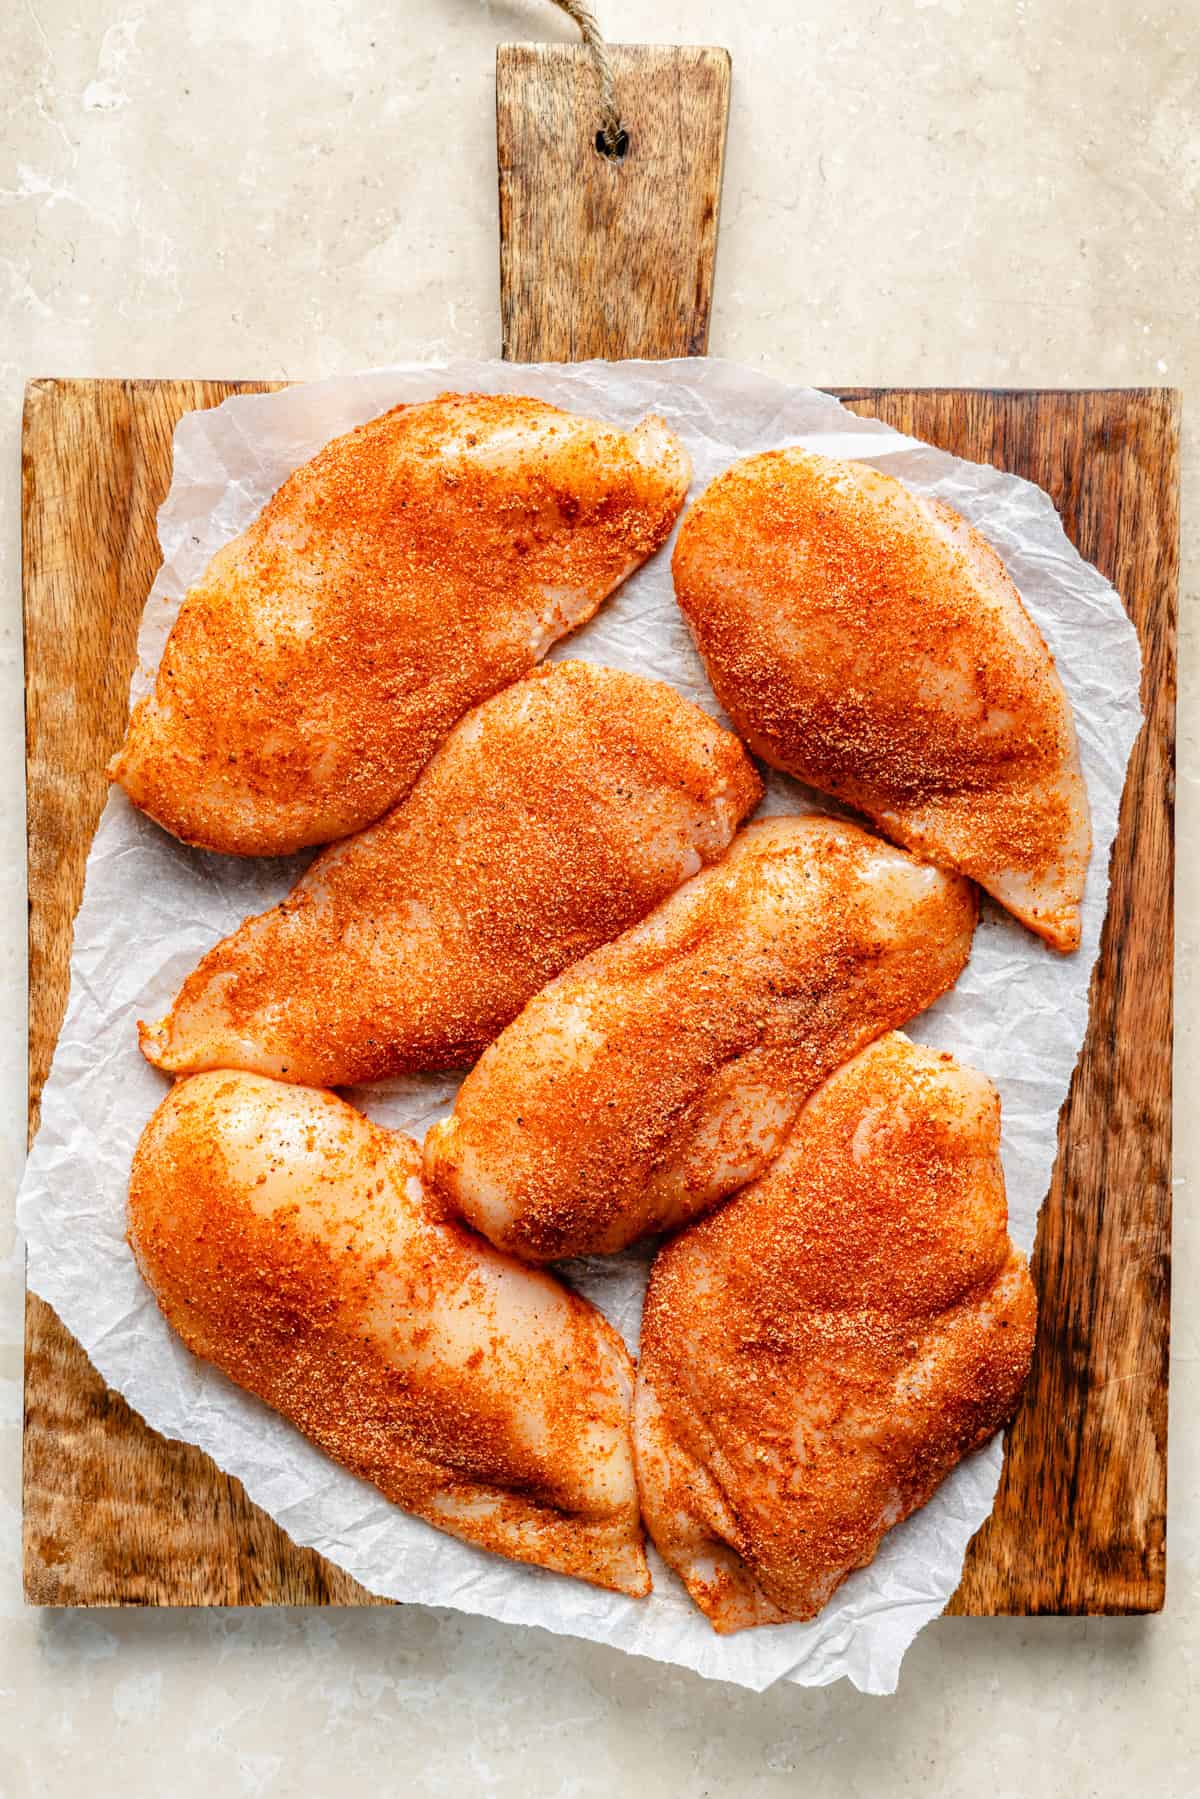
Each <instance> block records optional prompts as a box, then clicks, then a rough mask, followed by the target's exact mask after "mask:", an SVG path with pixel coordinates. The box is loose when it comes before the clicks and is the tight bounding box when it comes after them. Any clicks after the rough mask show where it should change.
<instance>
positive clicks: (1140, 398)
mask: <svg viewBox="0 0 1200 1799" xmlns="http://www.w3.org/2000/svg"><path fill="white" fill-rule="evenodd" d="M613 60H614V68H615V72H616V77H617V91H618V95H619V99H620V103H621V112H622V121H623V123H624V124H626V125H627V126H628V128H629V149H628V154H627V155H626V156H625V157H623V158H621V159H608V158H603V157H601V156H600V155H598V154H597V153H596V152H595V149H594V146H593V145H592V136H591V126H592V124H593V123H594V121H593V120H591V119H590V117H589V113H588V109H589V108H590V107H591V106H592V105H593V102H594V92H595V86H594V71H593V70H592V69H591V66H590V65H589V64H588V62H587V59H586V57H584V56H583V54H582V52H579V51H576V50H572V49H569V48H567V47H564V46H554V47H552V48H540V49H538V48H533V47H530V46H506V47H505V48H503V49H502V50H501V51H500V53H499V55H498V58H497V102H498V104H497V145H498V153H499V171H500V221H501V310H502V318H503V334H504V346H505V353H506V354H507V355H509V356H511V357H513V358H514V359H520V358H534V357H538V356H545V357H547V358H564V359H569V358H577V357H582V356H585V355H598V356H609V357H620V356H623V355H642V356H645V355H680V354H689V353H691V354H695V353H698V352H702V351H703V350H704V348H705V346H706V344H707V339H708V321H709V307H710V302H711V294H712V281H713V257H714V253H715V246H716V237H717V223H718V211H719V200H720V187H721V165H722V158H723V153H724V137H725V117H726V111H727V107H728V98H729V79H730V71H729V58H728V56H727V55H726V53H725V52H724V51H722V50H716V49H680V48H671V49H652V48H647V47H645V46H638V47H634V48H631V47H629V46H625V47H621V48H619V49H617V50H615V51H614V54H613ZM581 122H582V125H583V127H584V128H583V129H582V130H580V129H579V127H580V125H581ZM274 385H277V384H273V383H265V382H218V381H54V380H47V381H35V382H32V383H31V384H30V386H29V388H28V391H27V397H26V409H25V426H24V440H23V456H24V464H23V466H24V487H23V524H24V600H25V665H26V683H27V702H26V723H27V734H28V740H27V789H28V805H29V900H30V914H29V1092H30V1131H31V1133H32V1131H33V1129H34V1128H35V1126H36V1121H37V1109H38V1101H39V1098H40V1095H41V1090H42V1085H43V1083H44V1081H45V1078H46V1075H47V1072H48V1070H49V1067H50V1060H51V1056H52V1054H53V1050H54V1043H55V1039H56V1037H57V1033H58V1029H59V1025H60V1023H61V1020H62V1016H63V1010H64V1007H65V1005H66V999H67V988H68V967H69V960H70V948H71V934H72V924H73V920H74V917H75V913H76V910H77V908H78V905H79V900H80V896H81V893H82V888H83V874H84V865H85V862H86V858H87V851H88V846H89V844H90V842H91V838H92V833H93V831H94V829H95V826H96V822H97V819H98V818H99V815H100V810H101V807H102V805H103V802H104V795H105V782H104V778H103V774H102V772H101V771H102V770H103V768H104V765H105V763H106V761H107V760H108V757H109V755H110V754H111V753H112V751H113V750H114V749H115V748H116V747H117V744H118V743H119V741H120V739H121V735H122V732H123V729H124V724H125V713H126V700H127V693H128V687H129V678H130V673H131V671H132V667H133V662H134V643H135V638H136V633H137V625H138V620H139V618H140V615H141V610H142V606H143V603H144V601H145V598H146V594H147V592H148V590H149V587H150V584H151V581H152V580H153V577H154V573H155V570H156V568H157V565H158V561H159V555H158V545H157V541H156V538H155V513H156V510H157V507H158V504H159V502H160V501H161V499H162V497H163V495H164V494H165V492H166V489H167V486H168V483H169V480H170V473H171V434H172V431H173V430H174V427H175V423H176V421H177V420H178V419H179V417H180V416H181V414H182V413H184V412H185V411H187V410H188V409H189V408H193V407H205V406H213V405H216V404H217V403H218V402H219V401H221V400H222V399H224V398H225V397H226V396H227V395H229V394H232V393H246V392H263V391H269V390H270V388H271V387H272V386H274ZM842 397H843V398H844V399H845V400H846V401H847V403H848V404H849V405H851V406H852V407H854V408H855V410H857V411H860V412H864V413H874V414H876V415H878V416H879V417H880V418H883V419H886V420H887V421H888V422H889V423H891V424H893V425H896V426H897V427H899V429H901V430H903V431H908V432H911V433H913V434H914V435H915V436H918V437H922V438H926V439H928V440H929V441H930V442H931V443H935V444H940V445H942V446H943V447H944V448H946V449H948V450H953V451H955V452H956V453H958V454H959V455H962V456H967V457H971V458H973V459H975V460H979V461H985V462H993V463H995V464H996V465H997V466H999V467H1001V468H1005V469H1011V470H1013V471H1015V472H1016V473H1018V474H1021V475H1025V476H1027V477H1028V478H1029V479H1030V480H1032V481H1036V482H1038V483H1039V484H1040V485H1041V486H1042V487H1044V488H1046V489H1047V490H1048V492H1049V493H1050V494H1051V496H1052V497H1053V499H1054V501H1055V503H1056V505H1057V506H1058V508H1059V510H1060V512H1061V513H1062V515H1063V519H1064V522H1065V524H1066V528H1067V531H1068V533H1069V534H1070V536H1071V537H1072V539H1073V540H1074V542H1075V543H1076V544H1077V545H1078V547H1079V549H1080V550H1081V551H1082V553H1083V554H1084V555H1085V556H1086V557H1088V558H1089V560H1091V561H1092V562H1094V563H1096V564H1097V566H1098V567H1099V568H1101V569H1102V570H1103V571H1104V573H1105V574H1106V575H1108V576H1109V577H1110V578H1111V579H1112V580H1113V582H1114V583H1115V584H1116V586H1117V589H1118V591H1119V592H1120V593H1121V594H1122V595H1123V597H1124V599H1125V602H1126V604H1127V606H1128V607H1129V611H1130V614H1131V616H1132V618H1133V620H1134V622H1135V624H1136V626H1137V629H1138V632H1139V635H1140V637H1141V641H1142V647H1143V652H1144V657H1145V673H1144V688H1143V691H1144V701H1145V706H1146V713H1147V723H1146V727H1145V730H1144V731H1143V733H1142V736H1141V738H1140V739H1139V741H1138V745H1137V747H1136V749H1135V751H1134V755H1133V760H1132V763H1131V766H1130V773H1129V780H1128V785H1127V788H1126V793H1125V801H1124V806H1123V809H1122V815H1121V829H1120V834H1119V837H1118V840H1117V845H1116V848H1115V850H1114V855H1113V862H1112V894H1111V903H1110V908H1109V916H1108V921H1107V924H1106V926H1105V931H1104V938H1103V945H1102V949H1101V957H1100V962H1099V965H1098V968H1097V972H1096V976H1095V979H1094V982H1093V988H1092V1004H1091V1022H1090V1025H1089V1029H1088V1035H1087V1041H1086V1043H1085V1046H1084V1050H1083V1054H1082V1056H1081V1058H1080V1063H1079V1067H1078V1069H1077V1070H1076V1074H1075V1079H1074V1081H1073V1083H1072V1087H1071V1092H1070V1095H1069V1097H1068V1100H1067V1103H1066V1106H1065V1107H1064V1109H1063V1114H1062V1119H1061V1121H1060V1133H1059V1155H1058V1162H1057V1166H1056V1171H1055V1176H1054V1182H1053V1186H1052V1188H1051V1192H1050V1195H1049V1197H1048V1199H1047V1201H1046V1205H1045V1207H1044V1209H1043V1212H1042V1218H1041V1228H1040V1232H1039V1238H1038V1247H1037V1253H1036V1255H1035V1257H1034V1275H1035V1278H1036V1281H1037V1285H1038V1291H1039V1294H1040V1299H1041V1323H1040V1333H1039V1341H1038V1350H1037V1355H1036V1358H1035V1361H1034V1367H1033V1373H1032V1377H1031V1379H1030V1382H1029V1386H1028V1389H1027V1392H1026V1396H1025V1400H1024V1403H1023V1406H1022V1410H1021V1412H1020V1415H1019V1417H1018V1418H1017V1420H1016V1423H1015V1425H1014V1427H1013V1429H1012V1431H1011V1433H1010V1435H1009V1439H1008V1443H1007V1449H1006V1456H1005V1467H1004V1476H1003V1480H1002V1483H1001V1488H1000V1494H999V1498H998V1501H997V1505H996V1510H995V1512H994V1514H993V1516H992V1518H991V1519H990V1520H989V1522H988V1523H987V1524H986V1525H985V1526H984V1528H983V1529H982V1530H981V1531H980V1533H979V1534H978V1536H977V1537H976V1538H975V1541H974V1543H973V1545H972V1547H971V1550H970V1552H969V1554H968V1557H967V1562H966V1567H965V1571H964V1574H963V1581H962V1585H961V1587H960V1589H959V1591H958V1593H957V1595H956V1596H955V1599H954V1600H953V1602H952V1605H951V1609H952V1610H955V1611H960V1612H972V1613H979V1614H983V1613H995V1612H1027V1613H1033V1612H1139V1611H1152V1610H1156V1609H1157V1608H1158V1607H1159V1606H1161V1605H1162V1602H1163V1576H1164V1550H1165V1534H1166V1454H1167V1445H1166V1433H1167V1345H1168V1300H1169V1244H1170V1207H1171V1189H1170V1098H1171V1086H1170V1083H1171V908H1172V821H1173V812H1172V805H1173V786H1172V783H1173V770H1174V719H1175V629H1176V555H1177V540H1178V402H1177V397H1176V396H1175V395H1173V394H1171V393H1167V392H1163V391H1154V390H1131V391H1126V392H1096V393H1053V392H1028V393H1021V392H1004V393H996V392H962V391H955V390H943V389H935V390H922V391H910V390H892V389H889V390H882V389H869V390H867V389H858V390H854V391H851V392H847V393H843V395H842ZM131 953H136V949H135V948H134V947H131ZM26 1321H27V1324H26V1357H25V1437H24V1446H25V1461H24V1518H25V1561H24V1566H25V1592H26V1597H27V1598H28V1600H29V1601H30V1602H31V1603H34V1604H42V1605H131V1604H133V1605H257V1604H309V1605H324V1604H354V1605H365V1604H373V1603H378V1602H377V1601H374V1600H373V1599H372V1597H371V1595H369V1594H368V1593H366V1592H364V1591H363V1589H362V1588H361V1587H359V1586H357V1585H356V1583H355V1582H354V1581H352V1580H351V1579H350V1578H349V1577H348V1576H347V1575H345V1574H344V1573H342V1572H341V1571H340V1570H339V1569H337V1568H335V1567H333V1566H332V1565H331V1564H329V1563H328V1562H323V1561H322V1560H321V1559H320V1558H319V1557H318V1556H315V1555H313V1554H312V1553H311V1552H310V1551H307V1550H302V1549H298V1548H297V1547H296V1546H295V1544H293V1543H292V1542H291V1541H290V1540H289V1539H288V1538H287V1537H286V1536H285V1535H284V1533H283V1531H281V1530H280V1529H279V1527H278V1526H277V1525H276V1524H275V1523H273V1522H272V1520H271V1519H270V1518H268V1517H267V1516H266V1515H265V1514H264V1513H262V1512H260V1511H259V1510H258V1509H257V1508H256V1507H254V1506H253V1505H251V1504H250V1503H249V1501H248V1500H247V1498H246V1496H245V1493H244V1492H243V1491H242V1488H241V1487H240V1485H239V1484H238V1482H237V1481H234V1480H231V1479H229V1478H227V1477H226V1476H225V1475H223V1474H221V1473H220V1472H219V1470H218V1469H217V1468H216V1467H215V1466H214V1464H213V1463H212V1462H211V1461H209V1459H208V1458H207V1457H206V1456H204V1455H203V1454H201V1452H200V1451H199V1450H197V1449H195V1448H192V1447H190V1446H188V1445H186V1444H180V1443H174V1442H167V1441H165V1440H164V1439H163V1438H161V1437H159V1436H157V1435H156V1434H155V1433H154V1432H152V1431H150V1430H148V1429H147V1428H146V1426H145V1425H144V1424H143V1423H142V1422H141V1420H140V1419H139V1418H138V1417H137V1416H136V1415H135V1414H134V1413H133V1412H131V1411H130V1409H129V1408H128V1406H126V1404H125V1403H124V1401H123V1400H121V1399H120V1398H119V1397H118V1396H117V1395H116V1394H114V1393H111V1392H109V1391H108V1390H107V1389H106V1388H105V1386H104V1383H103V1382H102V1381H101V1380H100V1379H99V1377H98V1375H97V1374H96V1372H95V1370H94V1369H93V1368H92V1367H91V1365H90V1363H89V1362H88V1360H87V1358H86V1357H85V1356H84V1354H83V1352H82V1350H81V1349H80V1348H79V1346H78V1344H77V1343H76V1342H75V1341H74V1339H73V1338H72V1337H71V1336H70V1335H69V1333H68V1332H67V1331H66V1330H65V1329H64V1327H63V1326H62V1324H61V1323H60V1322H59V1320H58V1319H57V1318H56V1316H55V1315H54V1313H53V1312H52V1311H51V1310H50V1308H49V1307H48V1306H46V1305H45V1304H43V1303H42V1302H41V1301H40V1300H38V1299H36V1298H35V1297H33V1296H32V1295H31V1296H30V1297H29V1300H28V1305H27V1314H26Z"/></svg>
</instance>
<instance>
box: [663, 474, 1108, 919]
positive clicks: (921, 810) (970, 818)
mask: <svg viewBox="0 0 1200 1799" xmlns="http://www.w3.org/2000/svg"><path fill="white" fill-rule="evenodd" d="M672 570H673V573H674V577H675V591H676V595H677V597H678V600H679V604H680V606H681V608H682V610H683V612H684V615H685V616H686V618H687V620H688V623H689V625H690V626H691V629H692V633H693V635H694V637H695V639H696V644H697V646H698V648H699V650H700V654H701V655H702V656H703V658H704V663H705V666H706V668H707V670H708V674H709V679H710V680H711V682H712V684H713V687H714V689H715V691H716V693H717V695H718V697H719V699H720V700H721V703H722V705H723V706H724V707H725V709H726V710H727V712H728V713H729V715H730V717H731V718H732V719H733V721H734V724H735V726H736V728H737V729H738V731H739V732H740V733H741V735H742V736H743V737H744V738H745V739H746V742H747V743H748V744H749V745H750V748H751V749H752V750H754V751H755V753H756V754H758V755H761V756H762V757H764V759H765V760H766V761H768V762H770V763H771V764H772V765H773V766H774V767H776V768H781V769H784V770H785V771H786V772H787V773H789V774H793V775H795V776H797V777H798V778H799V779H800V780H802V781H806V782H808V783H809V784H810V785H811V786H813V787H817V788H819V789H820V790H821V791H822V792H824V793H830V794H834V795H836V796H837V797H838V798H839V799H841V800H843V801H845V802H846V803H847V804H849V805H852V806H855V807H857V808H858V809H859V810H860V811H862V812H865V813H866V814H867V815H868V816H869V817H870V818H871V819H872V820H873V821H874V822H875V824H877V825H878V826H879V828H880V829H881V830H882V831H884V832H885V833H886V834H887V835H888V836H889V837H891V838H893V839H894V840H895V841H897V842H899V843H903V844H905V845H906V846H907V847H908V848H909V849H911V850H913V851H914V852H915V853H916V854H918V855H921V856H925V857H926V858H927V859H928V860H930V861H934V862H940V863H941V864H943V865H944V866H946V867H949V868H955V869H958V870H960V871H961V872H962V873H964V874H967V875H970V876H971V878H972V879H973V880H976V881H978V882H979V884H980V886H981V887H983V888H985V889H986V890H987V891H988V892H989V893H991V894H992V895H993V896H994V897H995V898H996V899H998V900H999V901H1000V903H1001V904H1002V905H1004V906H1006V907H1008V908H1009V910H1010V911H1012V912H1013V913H1015V915H1016V916H1017V917H1018V918H1020V919H1022V920H1023V922H1024V923H1025V924H1027V925H1028V926H1029V927H1030V929H1032V930H1034V931H1036V932H1037V933H1038V935H1039V936H1041V937H1043V938H1045V940H1046V941H1047V942H1048V943H1050V944H1052V945H1053V946H1054V947H1055V948H1056V949H1060V950H1071V949H1074V948H1075V947H1076V946H1077V944H1078V942H1079V931H1080V920H1079V902H1080V899H1081V897H1082V893H1083V884H1084V877H1085V874H1086V871H1087V863H1088V857H1089V853H1090V849H1091V831H1090V824H1089V820H1088V806H1087V794H1086V791H1085V788H1084V784H1083V776H1082V773H1081V771H1080V765H1079V751H1078V745H1077V743H1076V738H1075V727H1074V722H1073V719H1072V716H1071V708H1070V704H1069V702H1068V700H1067V697H1066V694H1065V693H1064V692H1063V688H1062V683H1061V682H1060V680H1059V678H1058V674H1057V672H1056V670H1055V667H1054V659H1053V657H1052V656H1051V654H1050V652H1049V650H1048V649H1047V647H1046V644H1045V642H1044V641H1043V639H1042V637H1041V635H1040V634H1039V632H1038V630H1037V628H1036V626H1035V625H1034V624H1033V622H1032V621H1031V619H1030V618H1029V616H1028V614H1027V613H1026V611H1025V609H1024V607H1023V605H1022V604H1021V599H1020V595H1019V594H1018V592H1017V590H1016V588H1015V587H1014V585H1013V583H1012V581H1011V579H1010V578H1009V575H1008V573H1007V571H1006V570H1005V568H1004V565H1003V563H1002V562H1001V561H1000V558H999V557H998V556H997V555H996V553H995V551H994V550H993V549H992V548H991V547H990V545H988V544H987V543H986V542H985V541H984V539H983V538H982V537H981V536H980V535H979V533H978V532H977V531H975V530H973V529H972V528H971V527H970V526H969V525H968V524H967V523H966V521H965V520H964V519H962V518H961V517H959V515H958V514H957V513H955V512H954V511H953V510H952V509H951V508H950V507H949V506H946V505H945V504H944V503H942V502H941V501H938V500H932V499H926V498H924V497H922V496H921V495H920V494H917V493H915V492H913V491H911V490H909V489H908V488H906V487H905V486H903V485H902V484H901V483H900V482H899V481H896V480H893V479H892V478H891V477H890V476H887V475H881V474H877V473H876V472H875V471H874V470H873V469H870V468H867V467H865V466H864V465H862V464H859V463H853V462H835V461H832V460H830V459H828V458H826V457H822V456H814V455H811V454H809V453H807V452H805V451H803V450H796V449H785V450H774V451H771V452H769V453H768V454H766V455H762V456H752V457H748V458H746V459H745V460H744V461H742V462H738V463H735V464H734V466H733V467H732V468H731V469H729V470H727V471H726V473H725V474H723V475H721V476H720V477H719V478H718V479H717V480H716V481H714V482H713V483H712V485H711V486H710V487H708V488H706V489H705V491H704V493H703V494H702V495H701V496H700V499H699V500H698V501H697V502H696V504H695V505H694V506H693V507H692V509H691V511H690V512H689V513H688V515H687V517H686V519H685V520H684V523H683V526H682V529H681V530H680V533H679V538H678V541H677V544H676V548H675V554H674V558H673V562H672Z"/></svg>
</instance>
